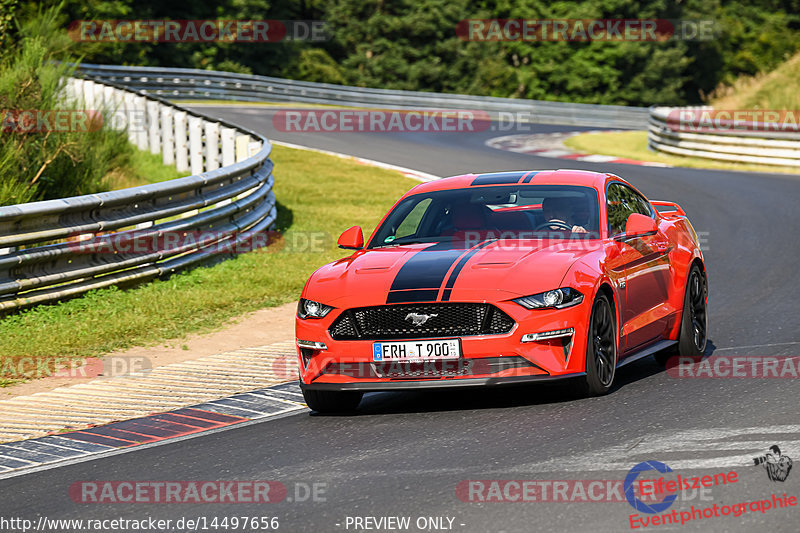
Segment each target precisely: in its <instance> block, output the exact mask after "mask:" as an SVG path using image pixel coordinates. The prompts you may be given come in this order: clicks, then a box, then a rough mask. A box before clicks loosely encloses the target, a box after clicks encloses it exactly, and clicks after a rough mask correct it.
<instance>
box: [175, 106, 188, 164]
mask: <svg viewBox="0 0 800 533" xmlns="http://www.w3.org/2000/svg"><path fill="white" fill-rule="evenodd" d="M174 118H175V167H176V168H177V169H178V172H186V171H188V170H189V133H188V130H187V129H186V124H187V122H186V120H187V119H186V111H176V112H175V115H174Z"/></svg>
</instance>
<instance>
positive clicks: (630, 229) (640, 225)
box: [625, 213, 658, 237]
mask: <svg viewBox="0 0 800 533" xmlns="http://www.w3.org/2000/svg"><path fill="white" fill-rule="evenodd" d="M657 231H658V224H657V223H656V221H655V220H654V219H652V218H650V217H648V216H645V215H642V214H639V213H631V214H630V216H628V221H627V222H626V223H625V237H641V236H643V235H648V234H655V233H656V232H657Z"/></svg>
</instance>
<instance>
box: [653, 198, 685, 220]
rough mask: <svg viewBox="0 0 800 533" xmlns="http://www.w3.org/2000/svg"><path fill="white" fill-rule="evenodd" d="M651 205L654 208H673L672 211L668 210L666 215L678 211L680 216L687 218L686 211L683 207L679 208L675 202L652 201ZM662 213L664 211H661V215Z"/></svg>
mask: <svg viewBox="0 0 800 533" xmlns="http://www.w3.org/2000/svg"><path fill="white" fill-rule="evenodd" d="M650 203H651V204H653V206H655V207H671V208H672V209H667V210H666V213H672V212H673V211H677V214H678V215H680V216H682V217H685V216H686V211H684V210H683V209H681V206H679V205H678V204H676V203H675V202H664V201H660V200H652V201H651V202H650ZM661 212H662V211H659V213H661Z"/></svg>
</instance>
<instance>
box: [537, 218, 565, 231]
mask: <svg viewBox="0 0 800 533" xmlns="http://www.w3.org/2000/svg"><path fill="white" fill-rule="evenodd" d="M553 227H556V228H558V229H563V230H566V231H572V226H570V225H569V224H567V223H566V222H561V221H560V220H551V221H549V222H545V223H543V224H539V225H538V226H536V229H535V230H533V231H541V230H543V229H545V228H550V229H552V228H553Z"/></svg>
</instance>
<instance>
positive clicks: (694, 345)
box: [654, 265, 708, 365]
mask: <svg viewBox="0 0 800 533" xmlns="http://www.w3.org/2000/svg"><path fill="white" fill-rule="evenodd" d="M707 295H708V286H707V284H706V278H705V276H704V275H703V272H702V271H701V270H700V268H699V267H698V266H697V265H694V266H692V268H691V270H690V271H689V276H688V277H687V278H686V290H685V291H684V294H683V312H682V313H681V329H680V333H679V335H678V344H677V345H675V346H673V347H671V348H669V349H667V350H664V351H661V352H659V353H657V354H655V356H654V357H655V360H656V361H657V362H658V364H660V365H666V364H667V361H669V359H670V358H671V357H674V356H676V355H677V356H682V357H700V356H702V355H703V352H705V350H706V343H707V342H708V312H707V309H706V297H707Z"/></svg>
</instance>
